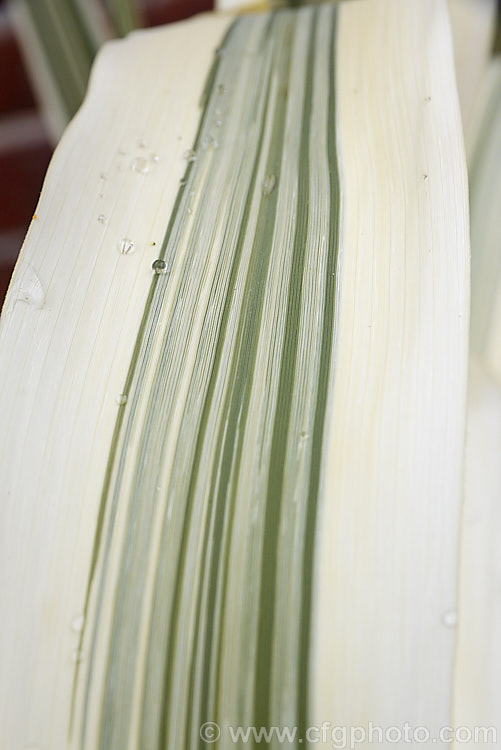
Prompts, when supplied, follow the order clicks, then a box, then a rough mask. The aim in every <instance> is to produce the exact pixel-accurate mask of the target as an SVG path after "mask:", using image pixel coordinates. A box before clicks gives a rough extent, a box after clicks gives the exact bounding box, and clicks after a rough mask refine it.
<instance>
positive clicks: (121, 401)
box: [116, 393, 127, 406]
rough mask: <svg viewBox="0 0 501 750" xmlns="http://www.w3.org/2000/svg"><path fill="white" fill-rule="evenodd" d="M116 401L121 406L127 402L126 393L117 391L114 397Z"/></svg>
mask: <svg viewBox="0 0 501 750" xmlns="http://www.w3.org/2000/svg"><path fill="white" fill-rule="evenodd" d="M116 402H117V404H118V405H119V406H123V405H124V404H126V403H127V394H126V393H119V394H118V396H117V397H116Z"/></svg>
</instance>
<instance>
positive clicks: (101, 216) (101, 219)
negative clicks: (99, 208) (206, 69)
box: [97, 214, 106, 224]
mask: <svg viewBox="0 0 501 750" xmlns="http://www.w3.org/2000/svg"><path fill="white" fill-rule="evenodd" d="M97 220H98V222H99V223H100V224H106V216H105V215H104V214H99V216H98V217H97Z"/></svg>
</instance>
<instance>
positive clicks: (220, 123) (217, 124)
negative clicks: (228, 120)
mask: <svg viewBox="0 0 501 750" xmlns="http://www.w3.org/2000/svg"><path fill="white" fill-rule="evenodd" d="M214 125H215V126H216V128H220V127H222V125H223V121H222V120H214Z"/></svg>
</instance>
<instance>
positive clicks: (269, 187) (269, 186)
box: [261, 174, 277, 195]
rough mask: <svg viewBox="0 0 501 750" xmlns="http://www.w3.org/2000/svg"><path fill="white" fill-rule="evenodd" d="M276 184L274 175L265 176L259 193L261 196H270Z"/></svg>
mask: <svg viewBox="0 0 501 750" xmlns="http://www.w3.org/2000/svg"><path fill="white" fill-rule="evenodd" d="M276 184H277V178H276V177H275V175H274V174H269V175H266V177H265V178H264V180H263V184H262V186H261V192H262V193H263V195H270V193H271V192H273V190H274V188H275V185H276Z"/></svg>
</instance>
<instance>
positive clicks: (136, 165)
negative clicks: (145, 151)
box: [130, 156, 150, 174]
mask: <svg viewBox="0 0 501 750" xmlns="http://www.w3.org/2000/svg"><path fill="white" fill-rule="evenodd" d="M130 166H131V169H132V170H133V171H134V172H138V173H139V174H147V172H149V171H150V165H149V164H148V161H147V159H145V158H144V156H136V158H135V159H133V160H132V164H131V165H130Z"/></svg>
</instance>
